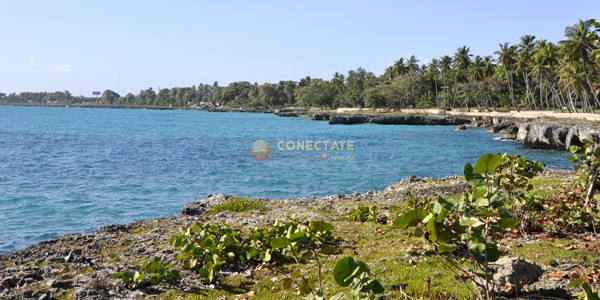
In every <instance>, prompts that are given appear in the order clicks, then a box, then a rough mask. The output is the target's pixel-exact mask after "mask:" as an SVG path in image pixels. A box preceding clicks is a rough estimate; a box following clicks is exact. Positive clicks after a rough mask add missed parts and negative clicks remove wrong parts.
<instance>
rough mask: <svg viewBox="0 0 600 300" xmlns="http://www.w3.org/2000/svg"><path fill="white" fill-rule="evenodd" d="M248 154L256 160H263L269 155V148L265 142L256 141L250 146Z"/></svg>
mask: <svg viewBox="0 0 600 300" xmlns="http://www.w3.org/2000/svg"><path fill="white" fill-rule="evenodd" d="M250 154H252V157H254V159H256V160H265V159H267V158H269V154H271V146H269V143H268V142H267V141H265V140H256V141H254V142H253V143H252V145H250Z"/></svg>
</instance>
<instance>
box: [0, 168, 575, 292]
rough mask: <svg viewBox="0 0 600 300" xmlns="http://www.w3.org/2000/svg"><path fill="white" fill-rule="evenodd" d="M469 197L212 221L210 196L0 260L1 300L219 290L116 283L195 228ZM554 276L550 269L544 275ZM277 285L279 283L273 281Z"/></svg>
mask: <svg viewBox="0 0 600 300" xmlns="http://www.w3.org/2000/svg"><path fill="white" fill-rule="evenodd" d="M543 176H545V177H547V178H561V179H565V178H572V177H573V173H572V172H567V171H560V170H554V171H546V172H545V174H544V175H543ZM469 189H470V186H469V185H468V184H467V183H465V181H464V179H463V177H462V176H459V175H454V176H449V177H445V178H442V179H430V178H415V177H409V178H405V179H403V180H401V181H400V182H398V183H396V184H393V185H391V186H389V187H387V188H386V189H384V190H382V191H371V192H367V193H364V194H358V193H355V194H350V195H332V196H327V197H322V198H299V199H258V201H262V202H265V203H268V205H267V206H266V211H249V212H244V213H233V212H220V213H217V214H212V215H211V214H206V212H207V210H209V209H210V208H211V207H213V206H215V205H218V204H220V203H222V202H223V201H226V200H227V199H229V198H230V196H228V195H223V194H218V195H209V196H207V197H206V198H205V199H202V200H200V201H197V202H191V203H188V204H187V205H186V206H185V207H184V208H183V209H182V211H181V213H180V214H179V215H175V216H171V217H167V218H161V219H153V220H147V221H139V222H134V223H131V224H124V225H110V226H105V227H101V228H99V229H98V230H96V232H94V233H91V234H78V233H74V234H67V235H64V236H61V237H59V238H57V239H55V240H50V241H45V242H40V243H36V244H34V245H31V246H29V247H27V248H25V249H22V250H20V251H18V252H15V253H10V254H5V255H0V299H90V300H91V299H138V298H147V297H153V296H160V295H164V294H165V293H171V292H175V293H178V295H179V294H183V295H190V294H195V293H203V291H210V290H214V289H215V288H218V287H216V286H214V285H206V284H205V283H203V281H202V280H201V279H200V277H199V276H198V275H197V274H194V273H192V272H190V271H185V270H182V278H183V279H182V280H180V281H178V282H176V283H174V284H164V283H163V284H160V285H158V286H142V287H140V288H138V289H131V288H127V287H125V286H124V285H123V284H121V282H120V281H119V280H117V279H113V278H111V275H112V274H115V273H117V272H121V271H125V270H133V269H136V268H137V266H139V264H140V263H141V262H142V261H143V260H144V259H147V258H149V257H152V256H159V257H161V258H163V259H165V260H167V261H168V260H172V258H173V249H172V248H171V247H170V245H169V240H170V237H171V236H172V235H173V234H177V233H178V232H180V230H181V229H182V228H187V227H189V226H191V225H192V224H194V223H195V222H209V223H211V224H216V225H220V224H228V226H231V227H234V228H254V227H256V226H266V225H269V224H272V223H273V222H274V221H275V220H289V218H290V216H292V215H295V216H296V218H298V219H301V220H323V221H327V222H333V223H334V224H335V223H336V222H337V223H339V222H342V223H343V222H347V221H346V220H345V218H346V217H345V216H346V215H347V214H348V213H349V212H351V211H352V209H353V208H354V207H356V205H357V204H361V205H377V206H379V207H380V208H381V209H382V213H383V212H385V211H386V210H387V209H392V208H393V207H394V206H396V205H399V204H401V203H404V202H406V201H410V200H409V199H415V198H422V197H431V196H443V197H449V196H451V195H456V194H460V193H462V192H463V191H466V190H469ZM523 242H527V241H523ZM559 267H560V266H559ZM565 267H569V265H565ZM556 268H557V266H551V267H544V270H545V271H548V270H554V269H556ZM254 272H256V270H254V269H253V268H241V269H231V270H223V272H222V274H223V275H224V276H233V277H239V278H243V279H244V280H250V279H252V278H253V276H254ZM272 280H279V279H277V278H276V277H273V278H272ZM566 284H567V281H566V279H565V280H562V281H555V280H546V281H545V282H544V280H543V279H542V282H540V283H538V284H537V285H536V287H538V288H541V289H547V288H552V289H554V288H556V287H558V288H559V290H560V291H561V293H567V290H565V289H564V287H565V286H566ZM553 295H554V294H553ZM567 295H568V293H567ZM169 297H170V296H169ZM243 298H245V297H244V296H242V297H240V299H243ZM220 299H227V298H220Z"/></svg>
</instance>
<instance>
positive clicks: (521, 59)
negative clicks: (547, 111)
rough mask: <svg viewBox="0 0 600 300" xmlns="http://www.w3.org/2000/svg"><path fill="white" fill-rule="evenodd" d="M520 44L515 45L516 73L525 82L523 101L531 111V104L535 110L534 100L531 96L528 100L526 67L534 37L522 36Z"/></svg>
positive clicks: (529, 59)
mask: <svg viewBox="0 0 600 300" xmlns="http://www.w3.org/2000/svg"><path fill="white" fill-rule="evenodd" d="M520 40H521V42H520V43H519V44H518V45H517V50H518V52H517V53H518V55H517V64H516V67H517V72H519V73H521V76H523V80H524V81H525V99H526V100H527V106H528V107H529V108H530V109H531V108H532V107H531V106H532V105H531V104H532V103H533V108H534V109H535V108H537V105H536V103H535V100H534V99H533V95H532V96H531V99H529V98H530V97H529V95H530V88H529V70H528V65H529V63H530V61H531V55H532V54H531V53H532V52H533V50H534V47H535V46H534V40H535V36H533V35H524V36H522V37H521V38H520Z"/></svg>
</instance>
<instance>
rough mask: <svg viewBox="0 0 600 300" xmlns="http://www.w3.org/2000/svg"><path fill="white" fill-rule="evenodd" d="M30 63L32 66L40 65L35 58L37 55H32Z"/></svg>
mask: <svg viewBox="0 0 600 300" xmlns="http://www.w3.org/2000/svg"><path fill="white" fill-rule="evenodd" d="M29 65H30V66H32V67H35V66H39V65H40V63H39V62H38V61H36V60H35V57H30V58H29Z"/></svg>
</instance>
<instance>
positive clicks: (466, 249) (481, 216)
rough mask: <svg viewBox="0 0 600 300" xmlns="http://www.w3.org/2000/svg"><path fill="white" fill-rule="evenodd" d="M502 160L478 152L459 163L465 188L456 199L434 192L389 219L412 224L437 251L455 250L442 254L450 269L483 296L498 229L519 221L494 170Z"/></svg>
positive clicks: (489, 290) (488, 290)
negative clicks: (434, 197)
mask: <svg viewBox="0 0 600 300" xmlns="http://www.w3.org/2000/svg"><path fill="white" fill-rule="evenodd" d="M502 162H503V156H502V155H500V154H498V155H493V154H484V155H483V156H481V157H479V159H478V160H477V162H476V163H475V165H474V166H473V165H471V164H470V163H468V164H466V165H465V168H464V175H465V178H466V180H467V181H468V182H469V183H470V184H471V185H472V187H473V188H472V191H471V192H465V193H464V194H463V196H462V197H460V198H459V199H452V198H443V197H438V199H437V200H436V201H434V202H433V203H432V204H431V205H428V206H426V207H425V208H417V209H413V210H410V211H407V212H405V213H404V214H401V215H400V216H398V217H397V218H396V219H395V221H394V225H395V226H396V227H397V228H400V229H407V228H410V227H414V228H415V234H416V235H424V236H425V238H426V239H427V240H428V241H429V242H430V243H431V245H432V246H433V248H434V249H435V250H436V251H437V252H438V253H440V254H449V253H452V252H455V251H456V252H458V253H455V254H456V255H446V257H447V258H448V260H447V261H448V262H449V263H450V266H451V269H452V271H454V272H455V273H456V274H457V275H458V276H459V277H460V278H467V279H470V281H471V282H473V283H474V284H475V286H476V287H477V289H474V290H472V292H473V293H474V294H476V295H477V296H478V297H479V298H484V299H491V298H492V296H493V291H494V287H493V281H492V280H491V279H492V275H493V272H492V268H491V266H492V264H493V263H494V262H495V261H497V260H498V259H499V258H500V250H499V249H498V234H499V233H502V232H505V231H509V230H512V229H515V228H517V227H518V225H519V220H518V219H516V218H514V217H513V216H512V215H511V213H510V211H509V210H508V209H507V202H506V199H507V196H506V192H505V191H503V189H502V186H501V177H502V176H501V174H502V172H501V171H500V172H499V171H498V167H499V166H500V164H501V163H502ZM461 253H462V255H461ZM467 286H468V287H469V288H470V286H469V285H467Z"/></svg>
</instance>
